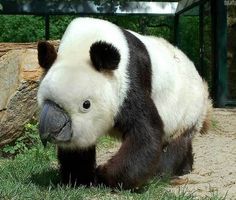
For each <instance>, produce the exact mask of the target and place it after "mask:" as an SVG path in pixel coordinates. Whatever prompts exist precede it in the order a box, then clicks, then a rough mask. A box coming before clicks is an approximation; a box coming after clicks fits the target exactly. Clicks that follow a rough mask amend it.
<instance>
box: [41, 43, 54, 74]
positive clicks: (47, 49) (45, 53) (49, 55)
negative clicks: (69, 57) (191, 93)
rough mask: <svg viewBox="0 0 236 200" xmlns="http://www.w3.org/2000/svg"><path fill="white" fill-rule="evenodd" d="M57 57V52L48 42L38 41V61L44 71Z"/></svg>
mask: <svg viewBox="0 0 236 200" xmlns="http://www.w3.org/2000/svg"><path fill="white" fill-rule="evenodd" d="M56 58H57V52H56V50H55V48H54V46H53V45H52V44H50V43H49V42H43V41H40V42H38V61H39V65H40V66H41V67H42V68H44V69H45V70H46V71H47V70H49V68H50V67H51V66H52V64H53V63H54V61H55V60H56Z"/></svg>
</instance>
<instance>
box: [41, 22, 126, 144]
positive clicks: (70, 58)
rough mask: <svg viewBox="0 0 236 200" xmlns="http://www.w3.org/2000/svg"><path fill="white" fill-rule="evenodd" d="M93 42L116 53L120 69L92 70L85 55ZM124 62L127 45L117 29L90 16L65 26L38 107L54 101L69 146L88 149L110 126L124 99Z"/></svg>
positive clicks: (89, 61)
mask: <svg viewBox="0 0 236 200" xmlns="http://www.w3.org/2000/svg"><path fill="white" fill-rule="evenodd" d="M97 41H106V42H107V43H110V44H112V45H113V46H114V47H116V48H117V49H118V51H119V53H120V55H121V59H120V63H119V66H118V69H116V70H113V71H109V72H99V71H97V70H96V69H95V68H94V66H92V63H91V60H90V53H89V51H90V47H91V45H92V44H93V43H94V42H97ZM128 62H129V49H128V44H127V42H126V39H125V37H124V35H123V33H122V31H121V30H120V29H119V28H118V27H117V26H115V25H113V24H111V23H109V22H106V21H103V20H98V19H91V18H78V19H75V20H73V21H72V22H71V24H70V25H69V26H68V28H67V30H66V32H65V34H64V36H63V38H62V40H61V42H60V46H59V50H58V54H57V59H56V60H55V62H54V64H53V65H52V67H51V68H50V70H49V71H48V73H47V74H46V76H45V78H44V79H43V81H42V83H41V85H40V88H39V91H38V103H39V105H42V104H43V102H44V101H45V100H51V101H54V102H55V103H57V104H58V105H59V106H60V107H62V108H63V109H64V110H65V111H66V112H67V113H68V114H69V116H70V118H71V120H72V129H73V130H72V131H73V138H72V140H71V144H70V145H69V147H71V148H75V147H79V148H86V147H88V146H91V145H93V144H94V143H95V142H96V140H97V138H98V137H99V136H101V135H103V134H106V133H107V132H108V130H110V129H111V128H112V127H113V125H114V117H115V115H116V114H117V112H118V109H119V107H120V106H121V105H122V103H123V100H124V99H125V98H126V91H127V88H128V85H129V81H128V78H127V77H128V75H127V65H128ZM86 100H89V102H90V104H91V107H90V108H89V109H87V110H86V109H84V108H83V103H84V102H85V101H86Z"/></svg>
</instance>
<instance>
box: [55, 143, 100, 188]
mask: <svg viewBox="0 0 236 200" xmlns="http://www.w3.org/2000/svg"><path fill="white" fill-rule="evenodd" d="M57 156H58V160H59V165H60V175H61V179H62V183H64V184H71V185H80V184H82V185H87V186H90V185H91V184H93V183H94V177H95V167H96V150H95V146H92V147H90V148H89V149H86V150H66V149H62V148H60V147H58V154H57Z"/></svg>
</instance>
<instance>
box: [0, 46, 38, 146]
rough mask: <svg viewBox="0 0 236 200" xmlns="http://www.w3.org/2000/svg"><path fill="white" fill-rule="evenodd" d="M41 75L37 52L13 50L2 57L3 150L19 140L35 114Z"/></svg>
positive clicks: (0, 116)
mask: <svg viewBox="0 0 236 200" xmlns="http://www.w3.org/2000/svg"><path fill="white" fill-rule="evenodd" d="M41 75H42V71H41V69H40V67H39V65H38V61H37V50H36V49H22V50H10V51H8V52H7V53H5V54H4V55H3V56H2V57H0V147H1V146H3V145H4V144H7V143H9V142H11V141H13V140H15V139H16V138H17V137H19V136H20V135H21V134H22V130H23V128H24V125H25V123H27V122H28V121H29V120H31V119H32V117H33V116H34V114H35V113H36V111H37V103H36V93H37V88H38V85H39V81H40V78H41Z"/></svg>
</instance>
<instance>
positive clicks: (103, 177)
mask: <svg viewBox="0 0 236 200" xmlns="http://www.w3.org/2000/svg"><path fill="white" fill-rule="evenodd" d="M95 182H96V185H105V186H109V187H113V186H114V183H113V181H112V177H111V176H110V175H109V170H108V166H107V165H106V164H104V165H99V166H98V167H97V169H96V181H95Z"/></svg>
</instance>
